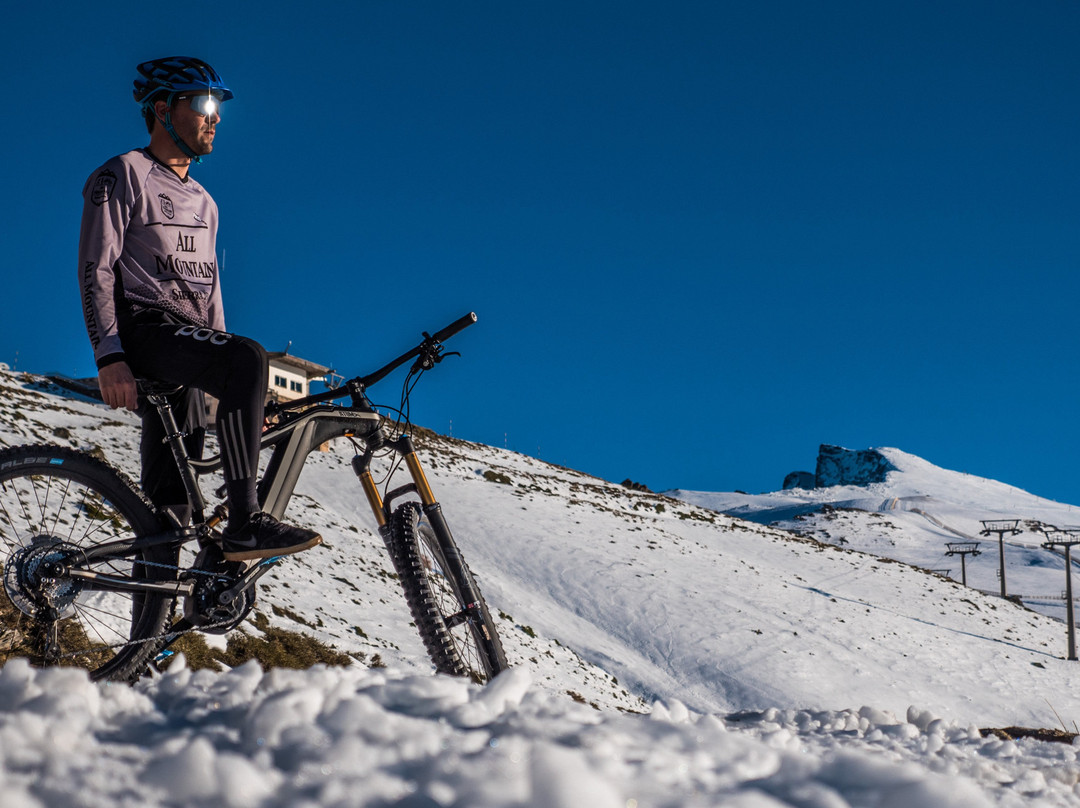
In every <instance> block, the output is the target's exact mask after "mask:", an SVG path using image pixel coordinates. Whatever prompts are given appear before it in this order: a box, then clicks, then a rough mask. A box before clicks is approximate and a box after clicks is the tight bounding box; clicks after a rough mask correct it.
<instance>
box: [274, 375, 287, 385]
mask: <svg viewBox="0 0 1080 808" xmlns="http://www.w3.org/2000/svg"><path fill="white" fill-rule="evenodd" d="M274 386H275V387H288V386H289V383H288V382H287V381H286V379H285V377H284V376H274Z"/></svg>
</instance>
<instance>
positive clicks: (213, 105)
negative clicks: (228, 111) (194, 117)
mask: <svg viewBox="0 0 1080 808" xmlns="http://www.w3.org/2000/svg"><path fill="white" fill-rule="evenodd" d="M185 98H186V99H188V101H190V102H191V108H192V110H194V111H195V112H196V113H198V114H199V115H205V116H206V117H208V118H209V117H210V116H211V115H215V114H216V115H219V116H220V115H221V99H220V98H218V97H217V96H216V95H178V96H176V100H177V101H182V100H184V99H185Z"/></svg>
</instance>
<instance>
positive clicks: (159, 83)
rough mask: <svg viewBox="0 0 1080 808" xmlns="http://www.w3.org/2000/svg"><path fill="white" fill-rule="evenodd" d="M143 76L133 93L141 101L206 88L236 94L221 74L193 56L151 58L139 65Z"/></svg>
mask: <svg viewBox="0 0 1080 808" xmlns="http://www.w3.org/2000/svg"><path fill="white" fill-rule="evenodd" d="M136 69H137V70H138V71H139V77H138V78H137V79H135V90H134V91H133V93H132V94H133V95H134V96H135V100H136V101H138V102H139V103H140V104H144V105H145V104H150V103H153V102H154V101H155V100H156V99H157V96H159V95H161V94H168V95H172V94H173V93H183V92H192V91H199V90H203V91H206V92H209V93H213V94H214V95H216V96H218V97H220V98H221V100H222V101H228V100H229V99H230V98H232V97H233V94H232V90H230V89H229V88H228V87H226V86H225V82H223V81H222V80H221V76H219V75H218V74H217V71H216V70H214V68H212V67H210V65H208V64H207V63H206V62H204V61H203V60H202V59H195V58H193V57H191V56H167V57H165V58H164V59H151V60H150V61H149V62H143V63H142V64H141V65H139V66H138V67H137V68H136Z"/></svg>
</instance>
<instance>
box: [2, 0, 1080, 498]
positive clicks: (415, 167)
mask: <svg viewBox="0 0 1080 808" xmlns="http://www.w3.org/2000/svg"><path fill="white" fill-rule="evenodd" d="M6 27H7V30H8V32H9V38H8V48H9V50H8V55H7V61H8V64H9V66H10V67H11V69H12V70H13V71H14V73H15V75H16V76H17V81H16V82H15V83H13V84H11V85H10V86H9V87H8V89H7V93H6V97H7V99H8V101H9V108H8V110H7V112H6V114H5V115H4V122H5V125H4V126H3V128H2V129H0V146H2V147H3V151H4V153H5V155H6V158H7V159H6V160H5V161H4V164H3V168H2V169H0V171H2V172H3V179H4V185H5V187H6V189H7V193H6V194H4V196H3V200H2V201H0V206H2V207H0V210H2V213H3V221H4V223H5V228H4V235H5V238H4V242H5V245H6V250H5V255H6V260H7V263H8V266H7V272H6V273H5V275H6V279H7V292H8V294H7V304H6V306H5V313H6V316H5V317H4V318H2V321H0V361H6V362H8V363H9V364H11V363H13V362H15V361H16V357H17V362H18V367H19V368H20V369H25V370H31V371H47V370H59V371H62V372H66V373H73V374H79V375H88V374H90V373H92V372H93V366H92V362H91V354H90V349H89V344H88V342H87V340H86V336H85V333H84V330H83V326H82V320H81V312H80V307H79V301H78V292H77V285H76V280H75V278H76V258H75V256H76V247H77V242H78V223H79V215H80V209H81V198H80V192H81V189H82V185H83V182H84V181H85V179H86V177H87V176H88V175H89V174H90V172H92V171H93V170H94V169H95V168H96V167H97V166H98V165H99V164H100V163H102V162H103V161H104V160H105V159H107V158H108V157H110V156H112V155H114V154H117V153H120V152H122V151H126V150H128V149H129V148H134V147H137V146H141V145H145V142H146V135H145V130H144V129H143V127H142V122H141V119H140V117H139V115H138V110H137V107H136V105H135V104H134V102H133V101H132V100H131V95H130V87H131V80H132V78H133V77H134V67H135V65H136V64H137V63H138V62H140V61H143V60H145V59H149V58H154V57H157V56H164V55H172V54H176V53H180V54H190V55H195V56H199V57H201V58H204V59H206V60H207V61H209V62H210V63H211V64H213V65H214V66H215V67H216V68H217V70H218V71H219V72H220V73H221V74H222V75H223V76H224V77H225V79H226V81H227V82H228V83H229V85H230V86H231V88H232V89H233V90H234V92H235V93H236V99H235V100H234V101H231V102H229V103H228V104H227V105H226V107H225V110H224V120H223V121H222V123H221V125H220V127H219V130H218V136H217V139H216V141H215V151H214V154H213V155H212V156H210V157H209V158H208V159H207V161H206V162H205V163H204V164H203V165H202V166H198V167H196V169H195V171H194V174H195V176H196V177H197V178H198V179H199V181H200V182H202V183H203V184H204V185H205V186H206V187H207V188H208V189H209V190H210V191H211V193H212V194H213V195H214V197H215V198H216V199H217V201H218V204H219V207H220V209H221V221H222V224H221V230H220V233H219V240H218V249H219V255H220V257H221V259H222V264H223V270H222V278H223V287H224V294H225V299H226V316H227V320H228V325H229V327H230V329H231V330H234V331H236V332H238V333H243V334H247V335H249V336H252V337H255V338H256V339H259V340H260V341H262V342H263V343H264V344H265V345H266V346H267V347H268V348H269V349H271V350H280V349H282V348H284V347H285V345H286V344H287V343H288V342H289V341H291V342H292V351H293V353H295V354H298V355H301V356H304V357H306V358H309V359H312V360H315V361H318V362H323V363H325V364H329V365H333V366H334V367H335V368H337V369H339V370H340V371H342V372H344V373H346V374H350V375H352V374H356V373H361V372H365V371H368V370H370V369H373V368H374V367H376V366H378V365H380V364H382V363H383V362H384V361H385V360H388V359H390V358H392V357H393V356H395V355H397V354H398V353H400V352H401V351H402V350H404V349H406V348H408V347H410V346H411V345H412V344H414V342H415V341H416V338H417V337H418V336H419V333H420V331H421V330H425V329H426V330H433V329H436V328H438V327H440V326H442V325H444V324H445V323H448V322H450V321H451V320H453V319H456V318H457V317H458V316H460V315H461V314H463V313H465V312H467V311H470V310H475V311H476V312H477V314H478V315H479V322H478V324H477V325H476V326H474V327H473V328H471V329H470V330H469V331H467V332H465V333H463V334H461V335H460V336H459V337H457V338H456V339H455V340H453V341H452V343H451V348H452V349H457V350H460V351H462V353H463V354H464V356H463V357H462V358H460V359H455V360H452V361H449V362H447V363H445V364H443V365H442V366H440V367H439V368H438V371H437V372H436V373H435V374H432V375H430V376H429V377H428V378H427V379H426V380H425V381H424V382H422V383H421V386H420V387H419V388H418V390H417V393H416V396H415V399H414V410H413V413H414V417H415V418H416V420H417V421H418V422H420V423H423V424H425V425H428V426H430V427H433V428H435V429H439V430H440V431H446V430H448V429H450V428H451V422H452V429H453V434H454V435H456V436H459V437H463V438H467V439H472V440H478V441H483V442H486V443H490V444H493V445H498V446H503V445H505V446H508V447H509V448H511V449H516V450H518V451H521V452H524V453H527V454H532V455H538V456H540V457H542V458H543V459H545V460H549V461H552V462H556V463H560V464H563V465H568V466H571V467H574V468H577V469H581V470H583V471H587V472H590V473H593V474H597V475H599V476H601V477H604V478H607V479H611V480H615V481H620V480H622V479H624V478H627V477H629V478H631V479H634V480H636V481H640V482H643V483H645V484H647V485H649V486H650V487H652V488H654V489H656V490H661V489H666V488H673V487H681V488H687V489H711V490H733V489H742V490H746V491H764V490H773V489H776V488H778V487H779V486H780V484H781V482H782V480H783V478H784V475H785V474H786V473H787V472H789V471H792V470H795V469H810V470H812V469H813V466H814V460H815V457H816V452H817V446H818V444H819V443H836V444H840V445H845V446H848V447H850V448H864V447H867V446H896V447H899V448H901V449H904V450H905V451H908V452H912V453H915V454H918V455H921V456H923V457H925V458H927V459H928V460H930V461H932V462H934V463H937V464H939V465H943V466H946V467H949V468H953V469H958V470H965V471H969V472H971V473H973V474H979V475H982V476H988V477H994V478H997V479H1000V480H1003V481H1005V482H1009V483H1012V484H1015V485H1019V486H1021V487H1024V488H1028V489H1029V490H1032V491H1034V492H1035V493H1039V494H1042V495H1044V496H1049V497H1053V498H1056V499H1060V500H1064V501H1070V502H1080V464H1078V463H1077V462H1076V458H1077V455H1078V449H1080V429H1078V428H1077V422H1076V409H1077V403H1076V402H1077V400H1078V398H1080V382H1078V380H1077V374H1076V372H1075V361H1074V355H1075V346H1076V343H1077V340H1078V333H1077V332H1078V329H1077V327H1076V326H1075V324H1074V312H1075V310H1076V302H1077V291H1078V285H1080V283H1078V279H1077V269H1078V260H1077V255H1078V252H1077V249H1078V246H1080V245H1078V239H1077V236H1078V230H1077V224H1078V222H1080V171H1078V169H1080V160H1078V156H1077V154H1078V148H1080V104H1078V97H1077V90H1078V88H1080V50H1078V49H1077V47H1076V42H1078V41H1080V5H1078V4H1076V3H1072V2H1063V1H1062V0H1054V2H1050V1H1049V0H1032V2H1025V3H1019V2H999V1H998V0H970V1H967V0H964V1H958V2H951V1H950V2H941V0H935V2H922V1H921V0H904V2H873V3H867V2H864V1H863V0H850V1H843V2H840V1H830V0H826V1H825V2H821V3H805V2H796V1H794V0H792V1H791V2H782V1H781V0H763V1H762V2H753V3H746V2H738V3H735V2H664V3H644V2H587V1H586V2H580V0H579V1H578V2H562V1H561V0H559V1H557V2H543V3H541V2H461V3H445V2H408V1H407V0H402V1H401V2H389V0H380V2H369V1H368V0H360V1H358V2H352V3H325V2H318V0H313V2H308V3H305V4H294V3H283V2H278V0H270V2H262V3H259V4H251V3H239V2H218V3H215V4H214V5H213V6H209V7H206V9H205V10H195V11H193V12H189V13H187V14H186V15H184V14H182V12H181V10H180V7H178V6H175V5H172V6H170V7H169V8H168V10H167V11H155V10H153V9H152V7H149V6H147V5H146V4H143V3H128V2H117V3H104V4H97V5H96V6H94V7H92V8H91V7H86V6H84V7H81V8H79V7H76V6H75V4H71V5H70V6H69V4H50V3H43V4H37V5H36V6H32V7H31V6H26V5H23V6H21V7H18V8H15V9H12V10H10V11H8V12H7V15H6ZM373 392H374V393H375V396H374V397H375V398H377V399H382V400H385V401H387V402H390V403H393V402H396V396H397V392H398V391H397V384H396V383H395V382H394V380H388V381H387V382H384V383H383V385H381V386H380V387H379V388H376V389H375V391H373Z"/></svg>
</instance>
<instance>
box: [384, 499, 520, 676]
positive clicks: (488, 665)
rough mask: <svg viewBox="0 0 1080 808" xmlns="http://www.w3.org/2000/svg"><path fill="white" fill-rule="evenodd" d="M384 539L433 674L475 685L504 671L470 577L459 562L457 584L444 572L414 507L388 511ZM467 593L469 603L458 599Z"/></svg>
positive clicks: (432, 539)
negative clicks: (387, 540)
mask: <svg viewBox="0 0 1080 808" xmlns="http://www.w3.org/2000/svg"><path fill="white" fill-rule="evenodd" d="M389 536H390V540H389V546H390V554H391V557H392V560H393V562H394V566H395V568H396V569H397V572H398V577H399V578H400V580H401V586H402V588H403V589H404V590H405V599H406V600H407V601H408V603H409V610H410V611H411V612H412V616H413V620H414V621H415V622H416V627H417V629H418V630H419V632H420V637H421V639H423V641H424V646H425V647H426V648H427V652H428V656H430V657H431V661H432V662H433V663H434V664H435V669H436V670H437V671H439V673H447V674H450V675H452V676H467V677H469V678H470V679H472V680H473V681H474V682H478V683H483V682H486V681H488V680H489V679H491V678H492V677H493V676H495V675H496V674H498V673H499V672H501V671H503V670H505V669H506V668H507V664H506V656H505V654H504V653H503V649H502V643H501V642H499V635H498V633H497V632H496V631H495V624H494V622H492V620H491V615H490V614H489V613H488V608H487V604H486V603H485V602H484V598H483V596H482V595H481V594H480V589H479V588H478V587H477V586H476V581H475V580H474V579H473V577H472V573H470V572H469V568H468V567H467V566H466V565H465V561H464V559H462V560H461V564H460V569H461V574H462V579H461V580H459V579H458V578H457V576H455V575H454V573H453V572H452V571H451V570H450V569H449V567H448V565H447V564H446V561H445V559H444V557H443V551H442V548H441V546H440V545H439V540H438V538H437V537H436V536H435V531H434V530H432V528H431V525H430V524H428V522H427V520H426V519H425V518H424V512H423V510H422V509H421V508H420V506H419V505H418V504H417V503H415V502H407V503H405V504H403V505H401V506H399V507H398V508H397V509H396V510H395V511H394V513H393V515H392V517H391V520H390V533H389ZM469 592H471V593H473V598H472V602H471V603H469V602H468V601H467V599H466V598H465V597H464V593H469Z"/></svg>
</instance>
